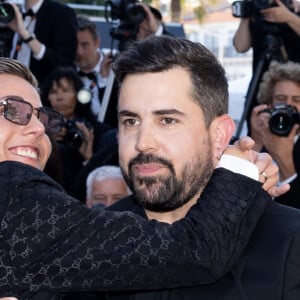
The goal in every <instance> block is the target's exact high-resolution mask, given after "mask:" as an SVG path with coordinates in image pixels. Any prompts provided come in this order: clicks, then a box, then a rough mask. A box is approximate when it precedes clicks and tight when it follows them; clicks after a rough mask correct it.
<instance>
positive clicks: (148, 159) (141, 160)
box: [128, 153, 175, 174]
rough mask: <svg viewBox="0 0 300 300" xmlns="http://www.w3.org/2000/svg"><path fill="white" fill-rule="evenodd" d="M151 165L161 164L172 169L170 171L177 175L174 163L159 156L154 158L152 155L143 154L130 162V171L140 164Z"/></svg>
mask: <svg viewBox="0 0 300 300" xmlns="http://www.w3.org/2000/svg"><path fill="white" fill-rule="evenodd" d="M149 163H157V164H160V165H162V166H165V167H167V168H168V169H170V171H171V172H172V173H173V174H175V170H174V167H173V165H172V163H171V162H170V161H168V160H166V159H164V158H161V157H158V156H154V155H152V154H143V153H139V154H138V155H137V156H136V157H135V158H133V159H131V160H130V161H129V164H128V166H129V170H132V168H133V166H134V165H138V164H149Z"/></svg>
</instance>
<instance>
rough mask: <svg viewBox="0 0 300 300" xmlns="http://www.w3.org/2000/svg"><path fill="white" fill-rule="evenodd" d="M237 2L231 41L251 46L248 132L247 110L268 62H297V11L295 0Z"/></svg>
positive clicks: (299, 40) (299, 36)
mask: <svg viewBox="0 0 300 300" xmlns="http://www.w3.org/2000/svg"><path fill="white" fill-rule="evenodd" d="M240 5H241V7H240V8H241V9H240V11H241V14H239V15H238V17H241V21H240V24H239V27H238V29H237V31H236V33H235V35H234V37H233V45H234V47H235V49H236V51H237V52H242V53H243V52H246V51H248V50H249V49H250V48H251V47H252V49H253V61H252V79H251V82H250V85H249V89H248V92H247V96H246V98H247V100H248V101H249V109H248V111H247V112H246V120H247V125H248V130H249V135H251V131H250V122H249V119H250V115H251V110H252V108H253V107H254V106H255V105H257V104H258V102H257V99H256V97H257V91H258V86H259V82H260V80H261V77H262V74H263V73H264V72H265V71H266V70H267V69H268V67H269V64H270V62H271V61H272V60H277V61H281V62H284V61H287V60H289V61H294V62H300V11H299V3H298V2H297V1H294V2H292V0H285V1H280V0H273V1H270V2H265V1H263V0H257V1H254V0H250V1H248V0H244V1H242V2H240ZM233 6H234V3H233ZM235 16H236V15H235Z"/></svg>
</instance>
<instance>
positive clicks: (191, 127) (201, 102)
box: [107, 36, 300, 300]
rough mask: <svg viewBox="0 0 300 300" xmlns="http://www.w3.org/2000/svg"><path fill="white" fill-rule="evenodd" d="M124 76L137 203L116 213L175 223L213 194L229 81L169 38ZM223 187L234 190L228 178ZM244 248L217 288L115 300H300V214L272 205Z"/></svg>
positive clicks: (122, 147)
mask: <svg viewBox="0 0 300 300" xmlns="http://www.w3.org/2000/svg"><path fill="white" fill-rule="evenodd" d="M115 71H116V76H117V77H118V78H119V79H120V81H121V88H120V97H119V155H120V165H121V168H122V171H123V174H124V176H125V179H126V181H127V184H128V185H129V187H130V189H131V190H132V191H133V196H132V197H129V198H125V199H123V200H120V201H119V202H117V203H116V204H114V205H113V206H112V207H110V209H112V210H117V211H128V210H130V211H132V212H135V213H137V214H139V215H141V216H143V217H144V218H148V219H156V220H160V221H163V222H174V221H176V220H178V219H179V218H182V217H184V216H185V214H186V212H187V210H188V208H189V207H190V206H192V205H193V203H195V201H196V199H197V198H198V197H199V194H201V188H200V189H199V188H198V187H199V183H201V184H203V185H206V183H207V180H208V178H210V176H211V174H212V172H213V169H214V168H215V167H216V166H218V164H219V163H218V161H219V159H220V154H221V153H222V151H223V149H224V146H225V145H227V143H228V141H229V140H230V138H231V135H232V133H233V131H234V129H233V121H232V120H231V118H230V117H229V116H228V115H227V114H226V112H227V99H228V94H227V83H226V78H225V73H224V71H223V69H222V67H221V66H220V65H219V64H218V63H217V61H216V59H215V58H213V55H212V54H210V53H209V52H208V50H206V49H205V48H204V47H203V46H200V45H196V44H193V43H192V42H190V41H187V40H181V39H175V38H171V37H167V36H164V37H153V38H150V39H145V40H144V41H142V42H140V43H139V44H138V46H137V47H134V48H132V49H130V50H128V51H126V55H125V54H124V55H123V56H122V55H121V56H120V57H119V58H118V60H117V61H116V62H115ZM223 163H224V162H223ZM228 164H232V163H230V162H229V163H228ZM261 175H262V176H265V175H266V174H261ZM224 180H225V181H227V180H228V186H234V182H231V180H230V178H229V177H227V179H224ZM196 182H197V184H195V183H196ZM201 184H200V186H201ZM195 186H197V188H196V189H194V187H195ZM208 186H209V185H208ZM219 193H220V195H222V189H219ZM162 194H163V195H165V198H164V201H161V199H160V197H159V195H162ZM166 199H168V200H166ZM245 242H246V243H247V246H246V250H245V251H244V252H243V254H242V255H241V257H240V258H239V259H238V261H237V263H236V264H235V265H234V267H232V268H230V270H229V271H228V272H227V274H225V276H223V277H222V278H221V279H219V280H217V281H215V282H214V283H211V284H207V285H202V286H194V287H190V288H179V289H164V290H160V291H155V292H149V291H145V290H144V291H140V292H135V293H132V292H131V293H124V292H123V293H122V292H121V293H116V294H113V295H112V294H110V295H108V296H107V297H108V298H110V299H135V300H137V299H143V300H145V299H147V300H148V299H172V300H177V299H178V300H179V299H191V300H195V299H204V300H205V299H209V300H224V299H228V300H236V299H238V300H246V299H247V300H259V299H261V300H264V299H278V300H279V299H286V300H296V299H300V276H299V274H300V261H299V257H300V211H299V210H297V209H294V208H290V207H287V206H284V205H281V204H278V203H274V202H272V203H270V205H269V207H268V208H267V209H266V210H265V212H264V214H263V216H262V217H261V219H260V222H259V223H258V225H257V227H256V229H255V232H254V234H253V235H252V237H251V238H250V239H249V240H247V241H245ZM191 272H192V270H191ZM170 276H171V274H170Z"/></svg>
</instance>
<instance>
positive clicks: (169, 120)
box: [161, 118, 176, 125]
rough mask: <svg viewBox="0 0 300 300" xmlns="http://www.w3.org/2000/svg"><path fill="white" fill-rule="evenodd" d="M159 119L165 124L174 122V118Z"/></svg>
mask: <svg viewBox="0 0 300 300" xmlns="http://www.w3.org/2000/svg"><path fill="white" fill-rule="evenodd" d="M161 121H162V123H163V124H166V125H171V124H175V123H176V120H175V119H173V118H163V119H162V120H161Z"/></svg>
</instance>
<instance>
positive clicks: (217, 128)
mask: <svg viewBox="0 0 300 300" xmlns="http://www.w3.org/2000/svg"><path fill="white" fill-rule="evenodd" d="M234 130H235V124H234V121H233V120H232V118H231V117H230V116H229V115H227V114H224V115H222V116H220V117H217V118H215V119H214V120H213V121H212V123H211V125H210V127H209V133H210V139H211V145H212V153H213V159H214V162H215V163H217V162H218V160H220V159H221V156H222V154H223V152H224V150H225V149H226V148H227V146H228V145H229V143H230V140H231V138H232V136H233V133H234Z"/></svg>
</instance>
